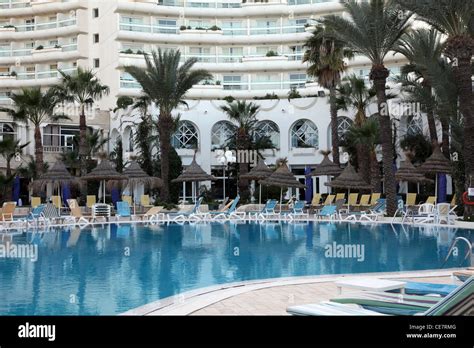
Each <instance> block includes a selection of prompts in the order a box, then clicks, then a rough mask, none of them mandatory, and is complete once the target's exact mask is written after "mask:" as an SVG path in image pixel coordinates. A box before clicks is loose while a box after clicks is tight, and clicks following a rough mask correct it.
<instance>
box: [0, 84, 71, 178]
mask: <svg viewBox="0 0 474 348" xmlns="http://www.w3.org/2000/svg"><path fill="white" fill-rule="evenodd" d="M10 98H11V99H12V100H13V108H12V109H6V108H2V109H0V111H6V112H7V113H8V114H9V115H10V116H11V117H12V118H13V119H14V120H18V121H22V122H25V123H28V122H30V123H32V124H33V127H34V132H35V134H34V139H35V163H36V166H37V167H36V171H37V172H38V173H41V172H42V170H43V141H42V138H41V129H40V127H41V124H42V123H46V122H57V121H59V120H67V119H69V117H67V116H65V115H62V114H56V113H55V110H54V108H55V106H56V105H57V104H58V102H59V99H58V96H57V95H56V94H55V92H54V91H53V90H52V89H49V90H48V91H46V92H42V91H41V89H40V87H33V88H23V89H22V90H21V93H12V94H11V97H10Z"/></svg>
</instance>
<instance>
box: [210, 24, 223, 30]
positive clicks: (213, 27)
mask: <svg viewBox="0 0 474 348" xmlns="http://www.w3.org/2000/svg"><path fill="white" fill-rule="evenodd" d="M209 30H212V31H217V30H221V28H219V27H218V26H217V25H213V26H212V27H210V28H209Z"/></svg>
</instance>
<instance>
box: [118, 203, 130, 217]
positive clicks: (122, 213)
mask: <svg viewBox="0 0 474 348" xmlns="http://www.w3.org/2000/svg"><path fill="white" fill-rule="evenodd" d="M115 216H116V217H117V218H131V217H132V213H131V209H130V204H128V202H125V201H119V202H117V213H116V214H115Z"/></svg>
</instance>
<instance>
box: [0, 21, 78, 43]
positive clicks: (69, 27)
mask: <svg viewBox="0 0 474 348" xmlns="http://www.w3.org/2000/svg"><path fill="white" fill-rule="evenodd" d="M3 29H5V28H3ZM6 29H8V30H6V31H0V40H11V41H20V40H31V39H41V38H45V37H60V36H68V35H72V34H75V33H78V32H79V29H78V27H77V19H76V18H68V19H63V20H58V21H55V22H44V23H31V24H21V25H14V30H12V28H6Z"/></svg>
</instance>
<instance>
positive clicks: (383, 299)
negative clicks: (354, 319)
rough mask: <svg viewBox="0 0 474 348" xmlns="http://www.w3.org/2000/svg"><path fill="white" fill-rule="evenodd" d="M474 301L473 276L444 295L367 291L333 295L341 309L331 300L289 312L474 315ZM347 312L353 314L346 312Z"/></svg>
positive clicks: (314, 313) (334, 300) (302, 313)
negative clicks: (344, 296)
mask: <svg viewBox="0 0 474 348" xmlns="http://www.w3.org/2000/svg"><path fill="white" fill-rule="evenodd" d="M336 301H337V302H336ZM472 301H474V277H470V278H469V279H468V280H466V282H465V283H464V284H462V285H461V286H459V287H457V288H456V289H455V290H454V291H452V292H451V293H450V294H448V295H447V296H446V297H444V298H442V297H435V296H413V295H401V294H390V293H373V292H364V293H361V294H359V295H357V296H354V297H352V298H347V297H346V298H338V299H332V300H331V301H330V302H335V303H339V304H341V305H343V306H345V307H340V308H338V309H335V307H334V306H333V305H332V304H328V303H327V302H322V303H320V304H319V305H314V304H310V305H300V306H292V307H289V308H287V312H288V313H290V314H293V315H368V313H367V310H369V311H370V312H373V313H374V312H376V311H375V310H374V309H376V310H377V311H384V312H390V314H397V315H399V314H406V313H408V312H411V313H414V314H419V315H425V316H433V315H434V316H438V315H474V308H473V306H472ZM355 303H357V304H362V306H364V307H366V308H364V309H357V308H354V307H353V305H354V304H355ZM350 306H352V308H350ZM367 308H369V309H367ZM348 312H351V313H352V314H347V313H348Z"/></svg>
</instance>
